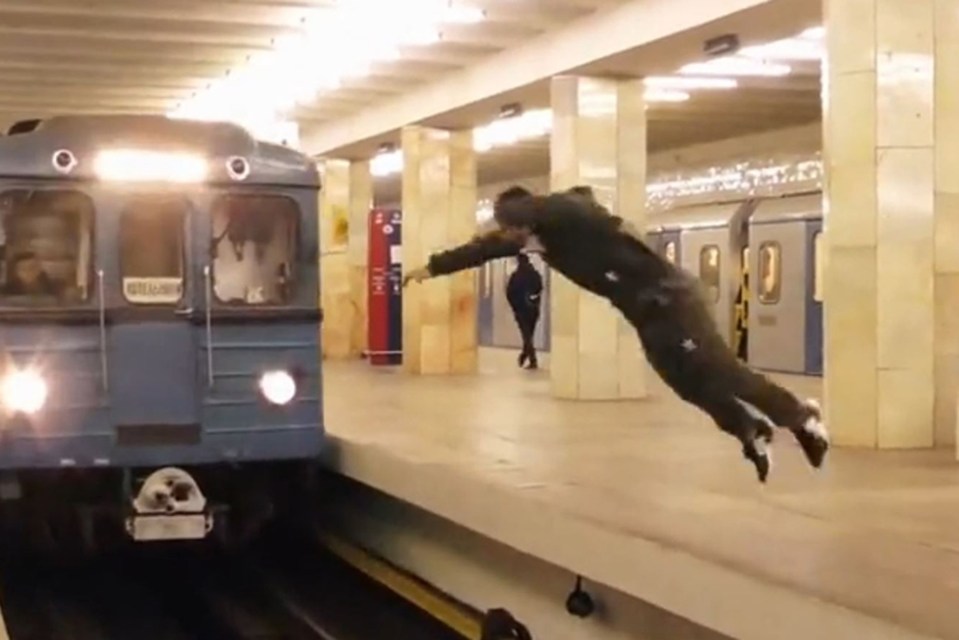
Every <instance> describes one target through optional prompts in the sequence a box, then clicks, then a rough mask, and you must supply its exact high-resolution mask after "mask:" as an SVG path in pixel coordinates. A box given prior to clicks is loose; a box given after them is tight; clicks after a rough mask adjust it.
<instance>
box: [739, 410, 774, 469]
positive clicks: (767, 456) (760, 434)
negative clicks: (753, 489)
mask: <svg viewBox="0 0 959 640" xmlns="http://www.w3.org/2000/svg"><path fill="white" fill-rule="evenodd" d="M751 427H752V428H751V429H750V434H749V436H748V437H747V438H746V439H745V440H744V441H743V456H745V458H746V459H747V460H749V461H750V462H752V463H753V465H754V466H755V467H756V474H757V475H758V476H759V481H760V482H766V478H767V477H768V476H769V471H770V469H772V466H773V460H772V449H771V447H770V444H771V443H772V441H773V429H772V427H771V426H770V423H769V420H768V419H765V420H762V419H757V420H755V421H754V422H753V423H752V425H751Z"/></svg>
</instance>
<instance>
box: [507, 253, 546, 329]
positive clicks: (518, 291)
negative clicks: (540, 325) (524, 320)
mask: <svg viewBox="0 0 959 640" xmlns="http://www.w3.org/2000/svg"><path fill="white" fill-rule="evenodd" d="M542 293H543V278H542V276H540V275H539V271H537V270H536V268H535V267H534V266H533V265H532V264H530V263H529V262H528V261H526V262H520V263H519V265H518V266H517V267H516V270H515V271H513V273H512V274H511V275H510V277H509V281H508V282H507V283H506V300H507V302H509V306H510V308H511V309H512V310H513V314H514V315H516V316H538V315H539V306H540V299H541V296H542Z"/></svg>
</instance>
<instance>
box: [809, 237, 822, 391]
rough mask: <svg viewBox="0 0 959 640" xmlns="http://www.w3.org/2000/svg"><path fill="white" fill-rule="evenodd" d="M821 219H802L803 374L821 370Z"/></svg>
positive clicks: (818, 372) (817, 372)
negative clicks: (804, 304) (804, 260)
mask: <svg viewBox="0 0 959 640" xmlns="http://www.w3.org/2000/svg"><path fill="white" fill-rule="evenodd" d="M824 251H825V246H824V245H823V244H822V220H821V219H819V220H810V221H809V222H808V223H806V255H807V256H808V257H807V259H806V336H805V338H806V339H805V343H806V354H805V355H806V374H807V375H814V376H821V375H822V371H823V308H822V301H823V282H822V279H823V265H824V263H823V259H824V258H825V253H824Z"/></svg>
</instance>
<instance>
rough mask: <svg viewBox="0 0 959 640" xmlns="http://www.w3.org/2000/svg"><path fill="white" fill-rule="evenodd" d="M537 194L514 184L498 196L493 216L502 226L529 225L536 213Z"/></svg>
mask: <svg viewBox="0 0 959 640" xmlns="http://www.w3.org/2000/svg"><path fill="white" fill-rule="evenodd" d="M534 198H535V196H534V195H533V194H532V192H530V191H529V190H528V189H524V188H523V187H520V186H518V185H517V186H513V187H510V188H509V189H507V190H506V191H503V192H501V193H500V194H499V195H498V196H496V203H495V204H494V205H493V216H494V217H495V218H496V222H498V223H499V225H500V226H502V227H529V226H531V225H532V222H533V216H534V215H535V214H536V210H535V202H534V201H533V200H534Z"/></svg>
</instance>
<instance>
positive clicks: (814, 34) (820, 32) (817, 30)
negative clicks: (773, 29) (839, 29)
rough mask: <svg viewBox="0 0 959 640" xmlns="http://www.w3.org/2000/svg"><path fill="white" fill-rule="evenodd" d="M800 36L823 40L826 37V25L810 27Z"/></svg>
mask: <svg viewBox="0 0 959 640" xmlns="http://www.w3.org/2000/svg"><path fill="white" fill-rule="evenodd" d="M799 37H800V38H803V39H805V40H822V39H823V38H825V37H826V28H825V27H810V28H809V29H806V30H805V31H803V32H802V33H800V34H799Z"/></svg>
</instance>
